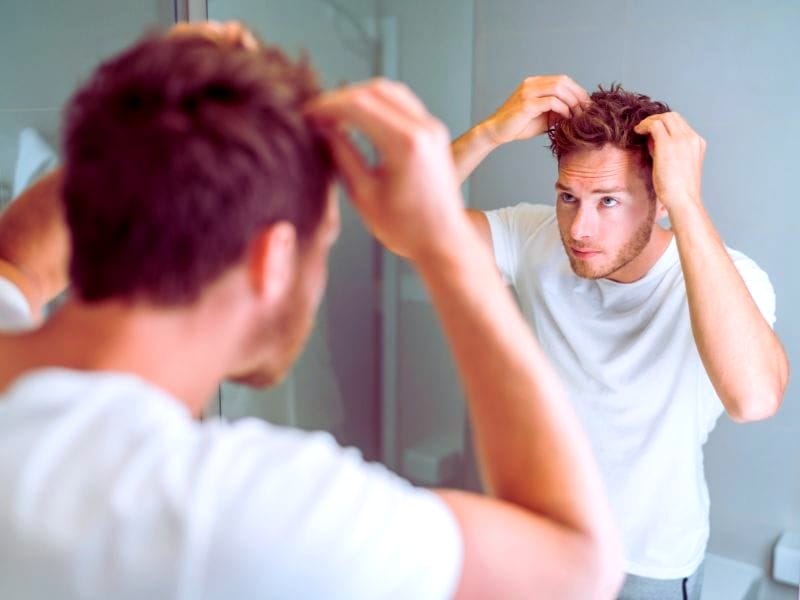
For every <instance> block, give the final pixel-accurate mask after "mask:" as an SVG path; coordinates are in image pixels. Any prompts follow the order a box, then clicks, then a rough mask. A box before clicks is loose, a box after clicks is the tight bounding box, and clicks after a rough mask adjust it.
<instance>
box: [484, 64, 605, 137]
mask: <svg viewBox="0 0 800 600" xmlns="http://www.w3.org/2000/svg"><path fill="white" fill-rule="evenodd" d="M588 103H589V94H587V93H586V90H584V89H583V88H582V87H581V86H579V85H578V84H577V83H575V82H574V81H573V80H572V79H570V78H569V77H567V76H566V75H544V76H539V77H528V78H527V79H525V80H524V81H523V82H522V83H520V84H519V87H518V88H517V89H516V90H514V93H513V94H511V96H509V97H508V99H507V100H506V101H505V102H504V103H503V105H502V106H501V107H500V108H498V109H497V111H495V113H494V114H493V115H492V116H490V117H489V118H488V119H486V120H485V121H483V123H481V124H480V125H479V127H482V128H483V129H484V130H485V131H486V134H487V135H488V136H489V138H490V139H491V140H492V141H493V142H494V143H495V144H497V145H499V144H505V143H507V142H512V141H514V140H525V139H528V138H532V137H535V136H537V135H541V134H542V133H545V132H546V131H547V130H548V129H549V128H550V127H552V126H553V125H555V124H556V123H557V122H558V121H560V120H562V119H568V118H570V117H571V116H574V115H577V114H580V112H581V110H582V109H583V106H584V105H586V104H588Z"/></svg>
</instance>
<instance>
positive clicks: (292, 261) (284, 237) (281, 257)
mask: <svg viewBox="0 0 800 600" xmlns="http://www.w3.org/2000/svg"><path fill="white" fill-rule="evenodd" d="M297 258H298V245H297V230H296V229H295V227H294V225H292V224H291V223H288V222H286V221H279V222H277V223H274V224H272V225H270V226H268V227H265V228H264V229H262V230H261V232H260V233H259V234H258V235H257V236H256V237H255V238H254V239H253V241H252V242H250V248H249V250H248V263H247V268H248V275H249V279H250V283H251V286H252V289H253V292H254V293H255V294H256V295H257V296H259V297H260V298H261V299H263V300H266V301H267V302H268V303H269V304H272V303H275V302H279V301H280V300H282V299H283V298H284V297H285V296H286V294H288V293H289V292H290V291H291V289H292V284H293V283H294V278H295V277H296V276H297V266H298V260H297Z"/></svg>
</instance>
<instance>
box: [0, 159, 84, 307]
mask: <svg viewBox="0 0 800 600" xmlns="http://www.w3.org/2000/svg"><path fill="white" fill-rule="evenodd" d="M60 196H61V170H60V169H58V170H56V171H53V172H52V173H50V174H48V175H46V176H45V177H43V178H42V179H40V180H39V181H38V182H36V183H35V184H33V185H32V186H31V187H30V188H28V189H27V190H25V191H24V192H23V193H22V194H21V195H20V196H19V198H17V199H16V200H14V202H13V203H12V204H11V205H10V206H9V207H8V208H7V209H6V210H5V211H4V212H3V214H2V215H0V277H4V278H6V279H8V280H9V281H11V282H12V283H13V284H14V285H16V286H17V287H18V288H19V289H20V290H21V291H22V293H23V294H24V295H25V298H26V299H27V300H28V304H29V305H30V307H31V312H32V313H33V315H34V317H35V318H38V316H39V315H40V313H41V310H42V308H43V307H44V305H45V304H46V303H47V302H49V301H50V300H52V299H53V298H55V297H56V296H57V295H58V294H59V293H60V292H61V291H62V290H63V289H64V288H65V287H66V285H67V260H68V254H69V235H68V232H67V228H66V225H65V223H64V217H63V209H62V203H61V197H60Z"/></svg>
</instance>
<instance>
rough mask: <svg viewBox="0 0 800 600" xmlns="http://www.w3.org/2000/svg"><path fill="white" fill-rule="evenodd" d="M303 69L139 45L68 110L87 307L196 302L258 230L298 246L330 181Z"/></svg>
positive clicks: (257, 56) (113, 62)
mask: <svg viewBox="0 0 800 600" xmlns="http://www.w3.org/2000/svg"><path fill="white" fill-rule="evenodd" d="M318 93H319V88H318V86H317V82H316V76H315V74H314V72H313V71H312V69H311V68H310V66H309V65H308V63H307V61H306V60H305V59H301V60H299V61H297V62H293V61H291V60H289V59H288V58H287V57H286V56H285V55H284V54H283V53H282V52H281V51H280V50H278V49H277V48H274V47H266V46H264V45H261V44H259V45H258V48H257V49H255V50H254V49H248V48H245V47H244V45H243V44H242V43H241V42H236V43H224V42H223V40H215V39H212V38H210V37H208V36H202V35H179V36H178V35H169V34H167V33H152V34H148V35H146V36H145V37H144V38H143V39H142V40H140V41H139V42H138V43H137V44H135V45H134V46H133V47H132V48H130V49H128V50H126V51H124V52H122V53H121V54H119V55H118V56H116V57H114V58H112V59H110V60H109V61H108V62H106V63H104V64H102V65H100V67H98V69H97V70H96V71H95V72H94V74H93V75H92V76H91V78H90V80H89V81H88V82H87V83H86V84H85V85H84V86H83V87H82V88H81V89H79V90H78V91H77V92H76V94H75V95H74V96H73V98H72V99H71V101H70V102H69V104H68V107H67V109H66V111H65V117H64V118H65V122H64V129H65V142H64V154H65V170H64V171H65V172H64V187H63V196H64V202H65V207H66V218H67V222H68V225H69V229H70V234H71V238H72V256H71V260H70V277H71V281H72V284H73V289H74V291H75V292H76V293H77V295H78V296H79V297H80V298H81V299H83V300H84V301H87V302H88V301H99V300H104V299H111V298H117V299H129V300H131V299H141V300H146V301H148V302H152V303H155V304H165V305H178V304H186V303H190V302H193V301H194V300H196V298H197V297H198V296H199V295H200V292H201V291H202V289H203V288H204V287H205V286H206V285H207V284H209V283H211V282H212V281H213V280H214V279H216V278H217V277H218V276H220V275H221V274H222V273H223V272H224V271H225V270H226V269H228V268H229V267H230V266H232V265H233V264H235V262H236V261H238V260H240V259H241V258H242V257H243V256H244V253H245V250H246V248H247V246H248V244H249V243H250V241H252V239H253V237H254V236H255V234H256V233H257V232H258V231H259V230H260V229H261V228H263V227H264V226H267V225H270V224H272V223H275V222H277V221H281V220H286V221H289V222H291V223H292V224H294V226H295V227H296V228H297V231H298V236H299V237H300V239H301V240H305V239H308V237H309V236H310V234H312V233H313V232H314V231H316V228H317V226H318V225H319V223H320V221H321V218H322V215H323V212H324V208H325V201H326V197H327V190H328V186H329V184H330V182H331V180H332V177H333V167H332V161H331V158H330V155H329V153H328V150H327V147H326V145H325V143H324V141H323V139H322V136H321V135H319V134H318V133H317V132H315V131H314V129H313V128H312V127H311V125H310V124H309V123H308V121H307V120H306V119H305V117H304V115H303V106H304V104H305V103H306V102H307V101H308V100H309V99H310V98H312V97H314V96H316V95H317V94H318Z"/></svg>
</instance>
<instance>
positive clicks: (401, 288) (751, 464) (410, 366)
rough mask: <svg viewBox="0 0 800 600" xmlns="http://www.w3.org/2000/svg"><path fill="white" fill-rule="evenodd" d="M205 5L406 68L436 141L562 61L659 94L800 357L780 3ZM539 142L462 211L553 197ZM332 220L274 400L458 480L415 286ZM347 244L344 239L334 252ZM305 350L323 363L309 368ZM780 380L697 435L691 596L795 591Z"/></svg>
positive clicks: (452, 403) (450, 415) (732, 240)
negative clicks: (741, 414)
mask: <svg viewBox="0 0 800 600" xmlns="http://www.w3.org/2000/svg"><path fill="white" fill-rule="evenodd" d="M207 11H208V13H207V14H208V17H209V18H212V19H218V20H221V19H240V20H242V21H244V22H246V23H247V24H249V25H250V26H251V27H253V28H254V29H255V30H256V31H258V32H259V34H260V35H261V36H262V37H263V38H264V39H266V40H269V41H273V42H277V43H280V44H282V45H284V46H287V47H289V48H290V49H294V48H296V49H301V48H305V49H307V50H308V52H309V55H310V57H311V60H312V62H313V63H314V64H315V65H317V67H318V68H319V70H320V72H321V74H322V76H323V80H324V82H325V84H326V85H327V86H334V85H338V84H339V83H340V82H342V81H352V80H354V79H358V78H360V77H363V76H367V75H385V76H388V77H391V78H396V79H399V80H402V81H405V82H406V83H408V84H409V85H410V87H411V88H412V89H413V90H414V91H415V92H416V93H417V94H418V95H419V96H420V97H421V98H422V99H423V100H424V101H425V103H426V104H427V106H428V108H429V110H430V111H431V112H432V113H433V114H435V115H436V116H437V117H438V118H440V119H441V120H442V121H444V123H445V124H446V125H447V126H448V128H449V129H450V131H451V133H452V135H453V136H457V135H458V134H460V133H462V132H464V131H465V130H467V129H468V128H469V126H470V125H471V124H472V123H475V122H477V121H478V120H479V119H482V118H485V117H486V116H488V115H489V114H491V113H492V112H493V111H494V110H495V109H496V108H497V107H498V106H499V105H500V103H501V102H502V101H503V100H504V99H505V98H506V97H507V96H508V95H509V94H510V93H511V91H512V90H513V89H514V88H515V87H516V86H517V85H518V84H519V83H520V81H521V80H522V79H523V78H524V77H526V76H529V75H536V74H554V73H566V74H568V75H570V76H571V77H573V79H575V80H576V81H577V82H578V83H580V84H581V85H582V86H583V87H585V88H586V89H587V90H589V91H592V90H593V89H595V88H596V87H597V85H598V84H603V85H604V86H606V87H608V86H609V85H610V84H611V83H613V82H620V83H622V84H623V85H624V86H625V87H626V88H627V89H629V90H633V91H637V92H642V93H645V94H648V95H650V96H651V97H653V98H655V99H659V100H663V101H665V102H667V103H668V104H669V105H670V106H671V108H672V109H673V110H676V111H678V112H680V113H681V114H682V115H683V116H684V117H685V118H686V119H687V121H688V122H689V123H690V124H691V125H692V126H693V127H694V128H695V129H696V130H697V131H698V132H699V133H700V134H701V135H702V136H703V137H704V138H705V139H706V140H707V141H708V151H707V155H706V161H705V167H704V179H703V181H704V202H705V205H706V207H707V210H708V212H709V213H710V215H711V218H712V220H713V222H714V224H715V226H716V228H717V230H718V231H719V233H720V234H721V236H722V237H723V239H724V240H725V242H726V244H727V245H728V246H730V247H732V248H735V249H738V250H740V251H742V252H744V253H745V254H747V255H748V256H749V257H751V258H752V259H754V260H755V261H756V262H757V263H758V264H759V265H760V266H761V267H762V268H763V269H764V270H765V271H766V272H767V273H768V274H769V276H770V279H771V282H772V285H773V286H774V288H775V293H776V296H777V323H776V331H777V332H778V335H779V336H780V338H781V340H782V342H783V344H784V346H785V347H786V350H787V353H788V355H789V360H790V361H791V362H796V361H797V360H798V359H800V346H799V345H798V344H800V317H799V316H798V312H797V310H796V308H795V307H796V306H798V305H800V287H799V284H798V281H800V278H799V277H798V274H800V273H798V268H797V265H796V261H795V260H794V258H793V255H794V253H793V252H792V251H791V240H792V239H793V238H794V236H793V232H794V229H795V228H796V226H797V225H798V224H799V223H800V209H798V207H797V203H796V202H795V201H794V200H793V194H792V192H791V190H792V189H793V181H794V177H793V176H792V173H793V172H794V171H795V168H794V164H793V163H794V152H793V149H794V140H796V139H800V108H798V104H799V101H800V77H797V75H796V68H794V66H793V65H794V62H793V61H794V59H793V57H795V56H798V55H800V36H798V35H797V32H798V31H800V5H798V4H797V3H785V2H777V1H771V2H765V3H759V4H757V5H754V4H752V3H749V2H745V1H739V0H737V1H735V2H726V3H719V2H710V1H709V2H689V1H688V0H686V1H681V2H678V3H668V4H664V3H656V2H650V1H647V2H631V1H629V0H615V1H613V2H603V3H597V2H589V1H576V2H568V3H563V2H555V1H545V2H531V1H528V0H502V1H494V0H491V1H490V0H474V1H473V0H437V1H436V2H423V1H420V0H402V1H401V0H394V1H393V0H374V1H371V0H301V1H298V2H293V3H291V8H289V7H287V5H286V3H283V2H277V1H265V0H258V1H255V0H252V1H248V0H236V1H234V0H208V2H207ZM546 145H547V143H546V140H545V139H542V138H539V139H535V140H533V141H527V142H518V143H514V144H508V145H506V146H504V147H502V148H500V149H498V150H497V151H495V152H494V153H493V154H492V155H491V156H490V157H489V158H488V159H487V160H486V161H484V163H483V164H482V165H481V166H480V167H479V168H478V169H477V171H476V172H475V173H474V174H473V175H472V177H471V178H470V180H469V181H468V183H467V184H466V186H465V198H466V201H467V203H468V204H469V205H470V206H472V207H476V208H481V209H493V208H500V207H504V206H512V205H515V204H517V203H519V202H535V203H545V204H553V203H554V200H555V194H554V192H553V183H554V181H555V177H556V167H555V161H554V159H553V158H552V157H551V155H550V153H549V150H548V149H547V148H546ZM344 207H345V211H348V210H349V209H348V208H347V207H346V203H345V204H344ZM347 214H348V215H349V216H348V219H347V221H348V225H347V227H346V229H345V234H344V235H343V237H342V241H341V242H340V245H341V248H339V249H337V251H336V252H338V253H340V254H339V255H338V256H337V254H336V252H335V253H334V257H333V264H334V266H333V268H334V272H333V273H332V279H331V287H330V288H329V291H328V300H327V302H326V307H325V308H324V309H323V314H322V315H321V323H320V327H319V330H318V332H317V337H316V338H315V339H316V344H317V348H316V349H315V348H314V347H313V346H312V348H310V349H309V353H310V354H312V355H315V356H316V358H312V359H310V361H311V362H310V363H309V364H308V365H307V367H306V366H304V365H301V366H300V367H299V368H298V369H296V370H295V373H294V374H293V377H292V380H291V382H290V383H289V384H288V385H289V386H293V387H292V388H291V389H285V390H281V391H279V392H277V393H278V394H283V396H282V397H280V398H278V399H279V400H282V401H283V406H284V407H287V406H291V402H289V401H288V398H289V397H290V396H292V395H293V397H294V398H299V397H300V394H298V389H299V386H300V385H307V386H310V387H311V389H313V390H314V392H318V393H317V398H322V399H327V400H326V404H325V406H326V407H327V408H321V409H320V410H321V411H323V413H324V411H326V410H327V411H331V413H330V414H331V416H332V418H334V419H341V418H342V416H341V415H342V414H344V417H343V418H344V421H345V422H347V421H348V419H352V418H353V416H352V415H353V414H354V413H357V412H359V411H364V415H366V416H365V418H364V420H363V421H359V423H358V425H367V426H368V425H369V424H371V425H372V426H373V427H375V434H376V435H375V436H374V437H371V438H369V440H370V443H374V444H375V445H374V446H373V445H369V444H368V445H367V446H366V450H367V453H368V454H372V453H373V452H375V455H377V456H378V457H379V458H380V459H381V460H382V461H384V462H386V463H387V464H388V465H389V466H391V467H392V468H394V469H396V470H398V471H399V472H400V473H402V474H403V475H405V476H406V477H409V478H411V479H412V480H414V481H416V482H418V483H421V484H426V485H454V486H457V487H466V488H470V489H475V488H477V487H478V486H479V483H478V480H477V477H476V475H475V468H474V459H473V457H472V456H471V454H470V452H469V444H468V442H467V440H468V437H469V436H468V431H467V425H466V418H465V415H464V409H463V404H462V396H461V390H460V387H459V384H458V381H457V378H456V376H455V372H454V369H453V365H452V362H451V360H450V357H449V355H448V353H447V349H446V345H445V343H444V341H443V339H442V336H441V333H440V330H439V327H438V324H437V322H436V319H435V316H434V314H433V311H432V308H431V305H430V303H429V301H428V298H427V295H426V293H425V291H424V289H423V288H422V287H421V285H420V283H419V281H418V279H417V278H416V276H415V275H414V273H413V271H412V270H411V269H409V268H408V267H407V265H405V264H402V263H401V262H398V261H396V260H394V259H393V258H391V257H388V256H386V255H385V254H382V253H381V252H380V251H378V250H376V249H375V248H374V246H371V245H370V242H369V240H368V239H367V238H366V237H365V236H363V232H362V231H361V228H360V225H359V224H358V223H357V221H354V220H353V219H352V215H351V213H349V212H348V213H347ZM356 244H362V251H361V252H353V253H352V254H351V253H350V248H354V247H355V245H356ZM355 256H358V257H359V258H358V260H353V258H354V257H355ZM345 257H346V258H345ZM370 277H371V278H372V281H373V284H374V286H372V287H371V286H370V284H369V283H368V280H369V279H370ZM350 281H353V282H357V283H355V285H357V286H359V288H360V289H363V290H367V289H373V290H375V289H380V290H381V293H380V294H378V293H377V292H376V293H374V294H369V293H360V294H354V295H353V296H351V297H350V298H351V301H354V299H355V298H356V297H357V298H358V300H357V302H358V303H359V306H360V308H359V310H358V311H356V312H357V313H358V314H359V315H362V316H363V315H365V314H371V315H373V316H374V317H375V318H374V319H370V324H371V325H370V326H371V327H374V330H373V331H372V333H371V339H373V340H376V342H375V346H373V347H371V348H370V350H369V352H370V354H369V356H372V355H375V356H379V357H380V360H378V361H377V362H376V361H369V360H365V361H364V362H362V363H361V364H362V368H361V369H360V370H359V371H358V374H357V375H356V377H357V380H358V381H364V380H366V381H368V382H369V384H370V386H371V387H370V388H369V390H368V389H367V386H365V387H364V388H360V389H359V390H357V391H356V392H355V394H354V393H353V391H352V390H351V391H347V390H346V389H345V388H346V385H347V384H345V383H344V382H345V381H346V380H347V378H348V375H347V374H346V371H345V370H343V369H342V368H340V367H338V366H337V365H335V364H333V362H332V361H334V360H336V358H335V357H337V356H340V355H341V354H342V349H341V346H340V344H341V343H342V342H341V340H337V336H345V339H347V338H348V336H350V335H352V332H355V331H363V330H362V329H361V328H362V327H364V326H365V325H364V323H363V318H354V317H353V313H348V312H347V311H346V310H344V306H345V305H346V303H344V302H339V301H338V300H336V298H337V296H338V295H340V294H345V293H346V292H343V291H342V290H341V288H340V287H339V286H349V285H350V283H349V282H350ZM332 300H333V301H332ZM348 332H349V333H348ZM353 346H354V345H351V346H350V350H348V351H347V353H349V352H352V347H353ZM364 347H365V348H367V347H369V346H364ZM373 353H374V354H373ZM367 356H368V355H367V354H365V355H363V357H362V358H364V359H365V358H366V357H367ZM320 361H323V362H325V361H327V364H329V365H332V368H331V369H327V368H320V367H319V363H320ZM370 369H374V371H370V373H369V374H368V373H367V371H369V370H370ZM317 377H322V378H324V381H325V383H323V382H322V380H317V379H316V378H317ZM303 381H305V383H304V384H301V382H303ZM350 385H356V384H354V383H353V382H351V383H350ZM334 390H336V391H335V392H334ZM796 390H797V387H796V385H794V384H790V387H789V388H788V390H787V393H786V395H785V398H784V405H783V408H782V409H781V411H780V412H779V413H778V414H777V415H776V416H775V417H773V418H771V419H769V420H767V421H765V422H761V423H753V424H746V425H737V424H734V423H733V422H732V421H731V420H730V419H729V418H728V417H727V416H725V415H723V416H722V417H721V418H720V419H719V421H718V423H717V426H716V429H715V430H714V431H713V432H712V434H711V436H710V439H709V441H708V443H707V444H706V445H705V471H706V478H707V480H708V485H709V489H710V496H711V538H710V542H709V547H708V551H709V553H711V554H712V555H713V556H714V557H718V558H720V559H721V560H720V561H717V562H713V561H711V562H709V563H708V564H707V580H708V579H709V578H711V579H713V578H714V577H717V578H718V579H719V580H720V581H721V583H718V584H715V583H714V582H713V581H712V582H711V583H710V585H707V587H706V597H713V594H714V593H715V590H716V593H722V594H723V596H724V593H726V592H720V590H728V593H732V594H733V593H735V594H738V593H739V591H735V592H733V591H731V590H732V588H731V587H727V588H726V587H724V586H725V585H728V586H731V585H734V583H733V582H736V583H735V585H738V586H739V588H741V589H743V590H745V591H744V592H742V593H743V594H745V595H746V594H748V593H750V594H752V593H753V590H755V589H756V587H757V586H758V585H760V592H759V593H760V597H762V598H776V599H788V598H793V597H794V596H796V594H797V589H796V588H791V587H788V586H784V585H781V584H779V583H776V582H774V581H773V580H772V578H771V577H770V569H771V567H772V551H773V547H774V544H775V542H776V540H777V538H778V537H779V535H780V534H781V532H782V531H784V530H787V529H792V528H798V526H800V509H799V508H798V507H800V470H798V460H800V408H798V403H797V391H796ZM370 391H374V392H376V394H375V395H371V394H370V393H369V392H370ZM362 392H363V393H362ZM228 396H230V397H232V398H234V400H232V403H231V404H229V403H228V400H227V397H228ZM334 398H336V400H335V401H334V400H333V399H334ZM343 398H348V399H350V400H351V401H352V404H348V405H347V406H345V405H344V403H343V400H342V399H343ZM373 398H378V399H379V404H378V405H375V403H374V402H373V401H372V400H371V399H373ZM253 400H255V402H253ZM279 405H280V404H279ZM231 406H233V407H235V411H236V414H237V415H238V414H248V413H249V412H254V413H256V414H259V411H262V410H263V409H262V408H258V407H259V406H262V404H261V403H260V399H259V398H254V397H252V393H250V392H246V391H241V392H240V391H238V390H236V391H234V390H229V389H228V388H227V386H226V387H225V388H223V390H222V412H223V414H231V412H230V410H229V407H231ZM334 406H335V407H343V410H338V409H336V410H334V409H333V408H332V407H334ZM283 410H286V411H288V412H291V408H286V409H283ZM323 418H325V417H324V415H323ZM295 419H296V420H295V423H296V424H300V425H301V426H303V425H304V424H303V423H302V422H301V421H302V417H300V416H299V415H297V414H295ZM331 424H333V422H331ZM338 426H339V424H336V425H335V427H338ZM335 427H334V428H335ZM362 435H363V433H362ZM358 437H359V436H358V435H355V436H351V437H350V440H351V441H355V442H356V443H358ZM726 561H731V562H726ZM709 565H710V568H709ZM750 568H752V570H750ZM709 570H710V571H712V572H711V573H709V572H708V571H709ZM739 582H740V583H739ZM753 582H755V584H754V583H753ZM707 583H708V581H707ZM720 586H722V587H720ZM748 590H749V591H748ZM710 594H711V595H710ZM723 596H717V597H723ZM725 597H733V596H725ZM742 597H744V596H742Z"/></svg>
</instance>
